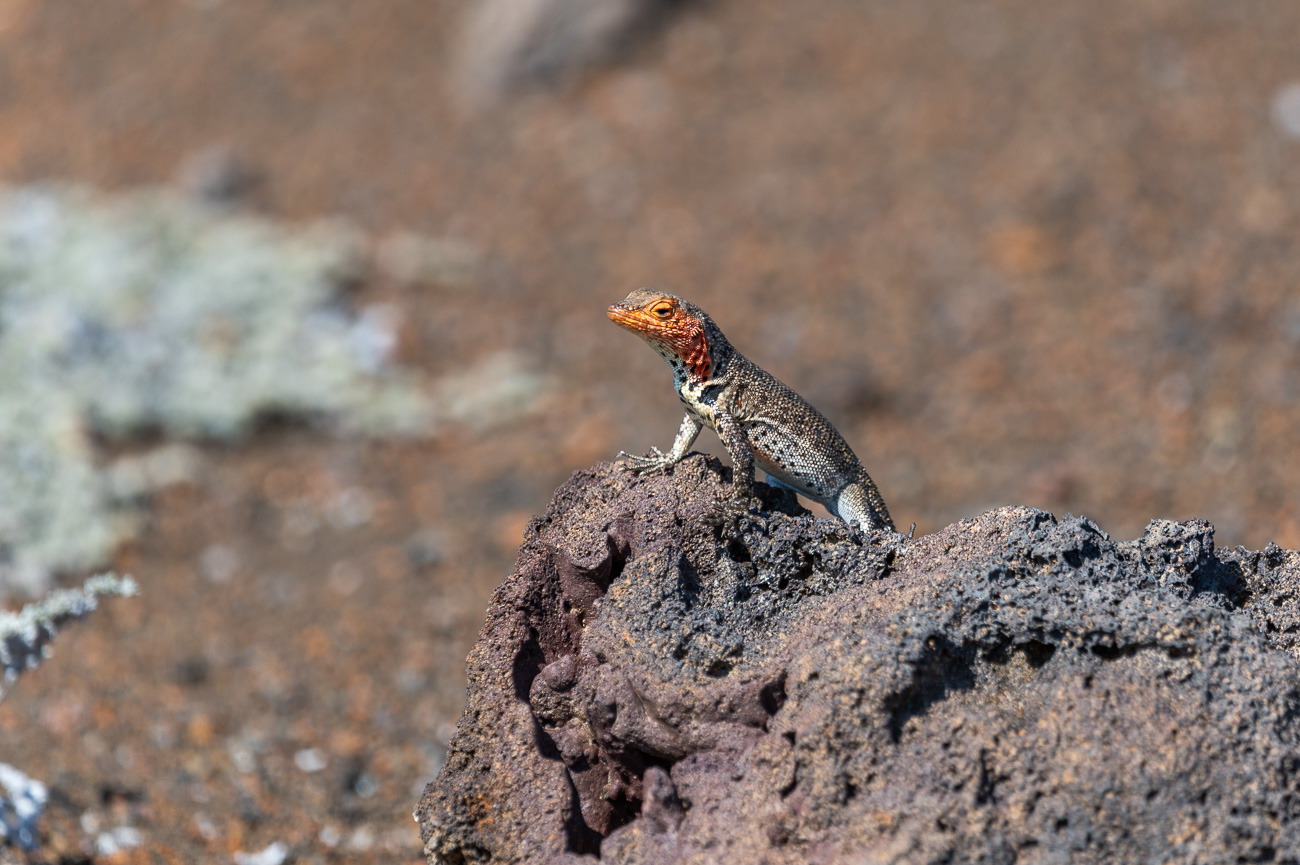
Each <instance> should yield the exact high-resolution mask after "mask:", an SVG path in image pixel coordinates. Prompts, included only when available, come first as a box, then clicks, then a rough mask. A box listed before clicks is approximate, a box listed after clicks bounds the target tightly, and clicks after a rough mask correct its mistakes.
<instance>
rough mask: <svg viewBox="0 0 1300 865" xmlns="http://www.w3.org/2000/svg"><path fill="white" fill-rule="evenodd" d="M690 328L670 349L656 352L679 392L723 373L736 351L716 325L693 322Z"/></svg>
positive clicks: (660, 349)
mask: <svg viewBox="0 0 1300 865" xmlns="http://www.w3.org/2000/svg"><path fill="white" fill-rule="evenodd" d="M693 325H694V326H693V327H692V328H690V330H689V331H687V332H686V333H683V334H681V336H680V337H679V338H678V339H677V340H674V342H673V344H672V345H671V346H668V345H661V346H656V347H655V348H656V350H657V351H658V352H659V354H660V355H662V356H663V358H664V360H666V361H667V362H668V365H669V366H670V367H672V370H673V383H674V384H675V385H676V386H677V389H678V390H681V388H682V387H683V386H685V385H695V386H699V385H701V384H703V383H704V382H706V381H709V380H710V379H717V378H719V377H721V376H722V375H724V374H725V373H726V370H727V367H728V366H729V365H730V363H731V358H732V356H733V355H734V354H735V350H734V349H733V348H732V347H731V343H729V342H727V338H726V337H725V336H723V335H722V331H720V330H718V327H717V325H715V324H714V323H713V322H712V321H710V320H708V319H704V320H701V321H696V322H693Z"/></svg>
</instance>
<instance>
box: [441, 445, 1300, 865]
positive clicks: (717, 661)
mask: <svg viewBox="0 0 1300 865" xmlns="http://www.w3.org/2000/svg"><path fill="white" fill-rule="evenodd" d="M725 480H726V478H725V470H724V469H722V468H721V467H720V466H719V464H718V463H716V462H715V461H712V460H707V459H705V458H703V457H698V456H696V457H691V458H690V459H688V460H687V461H686V462H684V463H682V464H681V465H680V466H679V467H678V468H677V469H676V470H675V471H674V472H673V474H672V475H671V476H669V477H653V478H634V477H631V476H630V475H627V474H623V473H619V472H617V471H615V470H614V469H613V468H612V467H611V466H609V465H600V466H597V467H596V468H594V469H592V470H589V471H586V472H579V473H577V474H575V475H574V477H573V479H572V480H571V481H570V482H569V483H567V484H566V485H564V486H563V487H562V488H561V489H560V490H559V491H558V492H557V493H556V495H555V498H554V500H553V502H552V503H551V506H550V508H549V510H548V511H547V513H546V515H545V516H544V517H542V518H540V519H537V520H534V521H533V523H532V524H531V525H530V527H529V529H528V532H527V535H526V540H525V543H524V545H523V547H522V549H521V552H520V556H519V561H518V567H517V570H516V572H515V573H514V574H513V575H511V576H510V577H509V578H508V579H506V580H505V582H504V583H502V585H501V586H500V587H499V588H498V590H497V592H496V594H495V596H494V598H493V601H492V605H491V608H490V609H489V612H488V617H487V622H486V624H485V625H484V627H483V630H482V632H481V634H480V638H479V641H478V644H477V646H476V647H475V648H474V650H473V652H472V654H471V655H470V658H469V677H470V690H469V703H468V706H467V708H466V710H465V714H464V717H463V718H462V719H461V722H460V725H459V727H458V729H457V732H456V735H455V737H454V739H453V740H452V743H451V750H450V754H449V756H448V760H447V764H446V768H445V769H444V771H443V772H442V774H441V775H440V777H439V778H438V779H437V781H435V782H434V783H433V784H431V785H430V786H429V788H428V790H427V791H426V793H425V796H424V798H423V800H422V802H421V804H420V807H419V810H418V811H417V813H416V816H417V819H418V820H419V822H420V828H421V832H422V835H423V837H424V839H425V842H426V853H427V855H428V857H429V861H431V862H448V863H461V862H489V861H490V862H507V861H528V862H545V861H550V862H576V861H579V860H582V861H589V860H594V858H595V857H599V858H600V859H601V860H603V861H608V862H638V863H641V862H656V863H658V862H662V863H669V862H770V863H784V862H789V863H807V862H815V863H839V862H844V863H850V862H852V863H859V862H1006V863H1010V862H1021V863H1024V862H1066V861H1070V862H1115V861H1124V862H1147V861H1161V862H1192V861H1196V862H1220V861H1243V862H1245V861H1279V862H1280V861H1300V860H1297V858H1296V852H1295V851H1298V850H1300V820H1298V819H1297V817H1300V797H1297V795H1296V784H1297V782H1296V769H1297V766H1298V765H1300V725H1298V719H1300V678H1298V677H1297V674H1296V671H1297V651H1298V650H1300V649H1298V645H1300V644H1298V641H1297V636H1296V635H1297V628H1298V627H1300V554H1297V553H1294V552H1287V551H1283V550H1281V549H1278V548H1276V547H1270V548H1269V549H1266V550H1264V551H1263V552H1248V551H1245V550H1237V551H1235V552H1232V553H1227V554H1224V553H1220V552H1218V551H1216V550H1215V548H1214V529H1213V527H1212V526H1210V525H1209V524H1208V523H1205V522H1200V521H1188V522H1182V523H1173V522H1163V521H1155V522H1152V523H1151V525H1150V526H1149V527H1148V529H1147V531H1146V533H1145V534H1144V536H1143V537H1142V538H1140V539H1139V540H1137V541H1133V542H1130V543H1116V542H1114V541H1112V540H1111V539H1110V538H1109V537H1108V536H1107V535H1106V534H1105V533H1104V532H1103V531H1101V530H1100V529H1099V528H1098V527H1097V526H1096V525H1095V524H1094V523H1092V522H1091V521H1089V520H1087V519H1085V518H1082V517H1072V516H1067V517H1065V518H1063V519H1057V518H1056V517H1054V516H1052V515H1051V514H1048V513H1045V512H1042V511H1037V510H1032V509H1028V508H1004V509H1001V510H998V511H993V512H990V513H987V514H984V515H982V516H979V517H977V518H975V519H971V520H966V521H963V522H960V523H957V524H955V525H952V526H949V527H948V528H946V529H944V530H943V531H940V532H937V533H935V534H932V535H928V536H925V537H921V538H917V539H915V540H910V541H909V540H908V539H906V538H904V537H903V536H900V535H890V534H875V535H860V534H856V533H852V532H850V531H849V530H848V529H846V527H845V526H843V525H842V524H840V523H839V522H837V521H833V520H828V519H817V518H814V517H813V516H811V515H809V514H807V513H806V512H804V511H802V510H801V509H800V508H799V507H798V505H797V504H796V503H795V502H794V501H793V500H792V499H791V498H788V497H785V496H784V495H783V494H778V493H777V492H775V491H771V490H767V488H766V487H759V489H760V491H761V492H762V493H763V494H764V495H765V497H766V498H765V499H764V504H765V508H764V509H763V511H762V512H761V513H758V512H755V514H754V516H753V518H752V520H751V521H750V522H749V524H748V525H746V526H745V527H744V532H743V536H742V537H740V538H739V539H737V540H734V541H723V540H721V539H720V537H719V533H718V530H717V529H716V528H715V527H714V525H713V523H712V522H711V521H710V519H709V517H710V514H711V513H712V511H713V509H714V507H715V503H716V502H717V501H718V499H719V498H720V497H721V496H722V495H723V494H724V492H725V487H723V486H722V484H723V483H724V482H725Z"/></svg>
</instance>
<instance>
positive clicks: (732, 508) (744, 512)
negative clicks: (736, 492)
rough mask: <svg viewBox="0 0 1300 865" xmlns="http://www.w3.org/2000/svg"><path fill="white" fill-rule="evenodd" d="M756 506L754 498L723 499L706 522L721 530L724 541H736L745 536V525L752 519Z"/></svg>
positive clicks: (706, 518)
mask: <svg viewBox="0 0 1300 865" xmlns="http://www.w3.org/2000/svg"><path fill="white" fill-rule="evenodd" d="M756 504H757V502H756V500H754V499H752V498H743V499H738V498H727V499H723V500H721V501H720V502H718V504H717V506H716V508H715V510H714V511H713V513H711V514H709V515H708V516H707V517H705V520H706V522H708V523H709V524H710V525H713V526H717V527H718V528H719V529H720V531H721V534H722V537H723V539H724V540H735V539H736V538H739V537H740V536H741V535H742V534H744V527H745V523H746V522H748V521H749V520H750V519H751V518H752V516H753V508H754V506H755V505H756Z"/></svg>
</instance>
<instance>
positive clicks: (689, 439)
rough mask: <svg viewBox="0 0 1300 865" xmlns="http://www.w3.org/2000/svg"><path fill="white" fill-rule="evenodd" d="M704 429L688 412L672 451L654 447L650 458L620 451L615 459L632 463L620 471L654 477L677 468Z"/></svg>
mask: <svg viewBox="0 0 1300 865" xmlns="http://www.w3.org/2000/svg"><path fill="white" fill-rule="evenodd" d="M703 428H704V424H703V423H701V422H700V419H699V418H697V417H695V415H693V414H690V413H689V412H688V413H687V415H686V417H684V418H682V425H681V426H680V427H679V428H678V429H677V438H675V439H673V447H672V450H670V451H669V452H668V453H664V452H663V451H661V450H659V448H656V447H652V448H650V450H651V451H652V452H653V453H654V456H648V457H643V456H638V455H637V454H630V453H628V452H627V451H619V452H618V456H617V457H615V459H625V460H627V461H628V462H630V463H631V465H622V466H619V469H620V470H622V471H633V472H636V473H637V474H646V475H652V474H655V473H656V472H661V471H663V470H664V469H666V468H669V467H671V466H675V465H677V464H678V463H679V462H681V461H682V457H684V456H686V452H687V451H688V450H690V449H691V445H693V444H695V440H696V439H697V438H699V436H700V430H702V429H703ZM751 474H752V472H751Z"/></svg>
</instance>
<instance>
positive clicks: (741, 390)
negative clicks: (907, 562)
mask: <svg viewBox="0 0 1300 865" xmlns="http://www.w3.org/2000/svg"><path fill="white" fill-rule="evenodd" d="M609 318H610V320H611V321H613V322H614V323H615V324H617V325H618V326H619V327H622V328H625V329H626V330H629V331H631V332H632V333H634V334H636V335H637V336H639V337H641V338H642V339H643V340H645V341H646V342H647V343H648V344H649V345H650V347H651V348H653V349H654V350H655V351H656V352H658V353H659V355H660V356H661V357H663V359H664V360H665V361H667V362H668V366H669V367H671V368H672V371H673V388H674V389H675V390H676V391H677V398H678V399H679V400H680V401H681V403H682V406H683V407H684V408H685V410H686V416H685V417H684V418H683V419H682V425H681V428H680V429H679V430H678V431H677V438H676V439H675V440H674V441H673V446H672V449H671V450H669V452H668V453H666V454H665V453H663V452H661V451H660V450H659V449H658V448H654V449H653V455H652V456H648V457H644V456H633V455H630V454H623V453H620V454H619V456H620V457H625V458H626V459H627V460H628V461H629V464H630V467H631V468H632V469H634V470H636V471H640V472H647V473H648V472H658V471H663V470H664V469H667V468H669V467H670V466H673V465H676V464H677V463H678V462H680V461H681V460H682V458H683V457H685V456H686V452H687V451H689V450H690V448H691V445H693V444H694V443H695V439H696V438H697V437H698V436H699V434H700V430H702V429H703V428H704V427H706V426H707V427H709V428H710V429H712V430H714V431H716V432H717V434H718V438H720V439H721V440H722V443H723V444H724V445H725V446H726V448H727V453H728V454H729V455H730V456H731V462H732V466H733V486H732V499H733V501H734V502H746V503H747V502H748V501H749V499H750V497H751V496H752V494H753V483H754V467H755V466H757V467H758V468H761V469H762V470H763V471H764V472H765V473H766V474H767V475H768V478H769V482H770V481H776V482H777V485H779V486H786V487H788V488H790V489H793V490H794V491H796V492H798V493H801V494H802V495H804V496H806V497H808V498H810V499H812V500H813V501H815V502H820V503H821V504H823V505H825V506H826V508H827V510H829V511H830V512H831V513H833V514H835V515H836V516H838V517H839V518H840V519H842V520H844V521H845V522H846V523H857V524H859V525H861V526H862V527H863V528H865V529H889V530H891V531H892V530H893V528H894V522H893V520H892V519H891V518H890V516H889V509H888V508H886V507H885V501H884V499H883V498H881V496H880V491H879V490H878V489H877V488H876V484H875V482H874V481H872V480H871V477H870V476H869V475H868V474H867V472H866V470H865V469H864V468H863V467H862V463H861V462H860V461H859V460H858V458H857V456H856V455H855V454H854V453H853V450H852V449H851V448H850V447H849V446H848V444H847V443H846V442H845V441H844V437H843V436H841V435H840V434H839V432H838V431H837V430H836V429H835V427H833V426H832V425H831V422H830V421H828V420H827V419H826V418H825V417H824V416H823V415H822V414H821V412H819V411H817V409H815V408H813V407H812V406H811V405H809V403H808V402H807V400H805V399H804V398H803V397H801V396H799V395H798V394H797V393H795V392H794V391H792V390H791V389H790V388H788V387H787V386H786V385H784V384H782V383H781V382H780V381H777V380H776V379H775V378H773V377H772V375H770V374H769V373H768V372H766V371H765V370H763V369H761V368H760V367H758V366H757V365H755V364H754V363H752V362H751V361H750V360H749V359H748V358H746V357H745V356H744V355H742V354H741V353H740V352H738V351H736V350H735V349H734V348H733V347H732V345H731V343H729V342H728V341H727V338H726V337H725V336H723V335H722V331H720V330H719V329H718V326H717V325H716V324H714V323H713V319H711V318H709V316H708V315H707V314H706V313H705V312H704V310H702V309H700V308H699V307H698V306H696V305H695V304H693V303H691V302H690V301H687V300H683V299H682V298H680V297H677V296H676V295H672V294H665V293H663V292H660V291H654V290H653V289H648V288H642V289H637V290H636V291H634V292H632V293H631V294H629V295H628V296H627V297H626V298H625V299H624V300H623V301H621V302H620V303H616V304H614V305H613V306H611V307H610V308H609Z"/></svg>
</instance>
